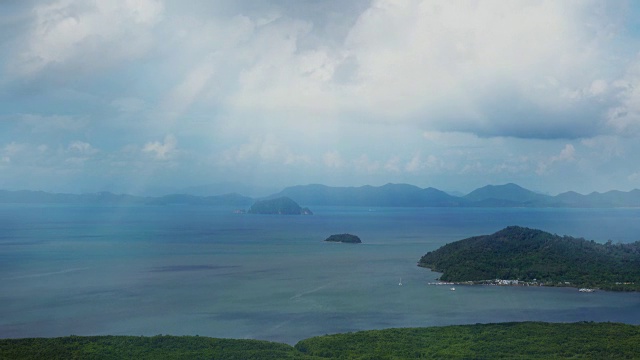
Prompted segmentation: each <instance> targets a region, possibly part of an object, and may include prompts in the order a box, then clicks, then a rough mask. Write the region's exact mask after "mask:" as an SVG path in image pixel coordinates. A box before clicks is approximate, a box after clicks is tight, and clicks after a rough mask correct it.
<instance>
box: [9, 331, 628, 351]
mask: <svg viewBox="0 0 640 360" xmlns="http://www.w3.org/2000/svg"><path fill="white" fill-rule="evenodd" d="M638 356H640V326H637V325H626V324H617V323H592V322H581V323H571V324H563V323H541V322H522V323H500V324H476V325H456V326H445V327H429V328H406V329H387V330H370V331H360V332H355V333H347V334H336V335H325V336H318V337H313V338H309V339H306V340H302V341H300V342H299V343H298V344H296V345H295V347H294V346H289V345H286V344H280V343H274V342H268V341H259V340H234V339H215V338H207V337H199V336H166V335H165V336H162V335H158V336H153V337H144V336H139V337H136V336H69V337H61V338H34V339H0V359H501V358H502V359H634V358H638Z"/></svg>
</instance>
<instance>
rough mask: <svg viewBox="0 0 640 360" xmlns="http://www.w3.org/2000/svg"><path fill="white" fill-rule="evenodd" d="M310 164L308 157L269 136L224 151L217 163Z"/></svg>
mask: <svg viewBox="0 0 640 360" xmlns="http://www.w3.org/2000/svg"><path fill="white" fill-rule="evenodd" d="M311 162H312V160H311V158H310V157H309V156H307V155H304V154H300V153H294V152H293V151H292V150H291V148H290V147H289V146H288V145H287V144H285V143H283V142H282V141H280V140H279V139H278V138H276V137H275V136H274V135H271V134H267V135H264V136H260V137H255V138H253V139H252V140H251V141H249V142H247V143H244V144H241V145H239V146H235V147H233V148H231V149H227V150H225V151H224V152H223V153H222V156H221V158H220V161H219V163H220V164H222V165H224V166H244V165H247V164H255V163H268V164H278V165H304V164H310V163H311Z"/></svg>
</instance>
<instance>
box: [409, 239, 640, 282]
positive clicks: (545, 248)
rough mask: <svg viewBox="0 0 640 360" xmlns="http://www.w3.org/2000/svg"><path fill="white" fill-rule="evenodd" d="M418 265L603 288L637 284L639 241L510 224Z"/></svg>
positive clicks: (470, 275)
mask: <svg viewBox="0 0 640 360" xmlns="http://www.w3.org/2000/svg"><path fill="white" fill-rule="evenodd" d="M418 265H419V266H422V267H425V268H430V269H431V270H433V271H437V272H441V273H442V275H441V276H440V280H442V281H453V282H464V281H483V280H490V279H512V280H519V281H521V282H525V283H527V284H538V285H546V286H574V287H586V288H599V289H603V290H617V291H638V290H640V241H638V242H634V243H630V244H613V243H612V242H611V241H609V242H607V243H606V244H600V243H597V242H595V241H587V240H585V239H582V238H573V237H570V236H559V235H555V234H550V233H548V232H544V231H541V230H536V229H529V228H525V227H519V226H510V227H507V228H505V229H503V230H500V231H498V232H496V233H494V234H491V235H483V236H475V237H471V238H468V239H464V240H459V241H455V242H452V243H449V244H447V245H444V246H442V247H441V248H439V249H438V250H436V251H432V252H429V253H427V254H425V255H424V256H422V258H421V259H420V260H419V262H418Z"/></svg>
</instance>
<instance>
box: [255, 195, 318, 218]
mask: <svg viewBox="0 0 640 360" xmlns="http://www.w3.org/2000/svg"><path fill="white" fill-rule="evenodd" d="M248 213H249V214H272V215H273V214H277V215H313V213H312V212H311V210H309V208H303V207H301V206H300V205H298V203H296V202H295V201H293V200H291V199H290V198H288V197H286V196H282V197H279V198H275V199H269V200H260V201H256V202H255V203H254V204H253V205H251V208H250V209H249V211H248Z"/></svg>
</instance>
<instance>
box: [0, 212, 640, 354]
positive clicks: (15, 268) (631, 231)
mask: <svg viewBox="0 0 640 360" xmlns="http://www.w3.org/2000/svg"><path fill="white" fill-rule="evenodd" d="M233 210H234V209H233V208H226V207H210V206H193V205H168V206H163V205H152V206H151V205H147V206H143V205H139V206H138V205H136V206H87V205H6V204H4V205H0V337H2V338H24V337H58V336H68V335H107V334H109V335H136V336H138V335H158V334H171V335H199V336H210V337H220V338H239V339H261V340H270V341H277V342H283V343H288V344H295V343H296V342H297V341H299V340H301V339H304V338H308V337H311V336H317V335H325V334H333V333H343V332H353V331H359V330H369V329H384V328H398V327H423V326H442V325H454V324H475V323H496V322H511V321H547V322H576V321H610V322H623V323H629V324H640V293H619V292H606V291H597V292H594V293H580V292H578V291H577V289H574V288H551V287H500V286H482V285H469V286H462V285H456V286H455V291H451V289H450V286H444V285H430V284H429V283H433V282H435V281H436V279H437V278H438V277H439V275H440V274H438V273H436V272H432V271H430V270H429V269H424V268H420V267H418V266H417V262H418V260H419V259H420V257H421V256H422V255H424V254H425V253H427V252H429V251H433V250H435V249H437V248H439V247H440V246H442V245H444V244H447V243H449V242H453V241H456V240H460V239H464V238H467V237H470V236H476V235H482V234H490V233H493V232H496V231H498V230H500V229H502V228H504V227H506V226H509V225H519V226H526V227H531V228H536V229H541V230H544V231H548V232H551V233H555V234H558V235H570V236H574V237H584V238H586V239H588V240H594V241H596V242H601V243H604V242H606V241H607V240H612V241H613V242H614V243H618V242H621V243H627V242H633V241H638V240H640V209H561V208H536V209H532V208H361V207H313V208H312V210H313V211H314V215H313V216H279V215H250V214H237V213H234V211H233ZM340 233H351V234H355V235H358V236H359V237H360V238H361V239H362V241H363V243H362V244H341V243H327V242H324V241H323V240H324V239H325V238H327V237H328V236H329V235H332V234H340ZM400 283H402V285H400Z"/></svg>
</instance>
